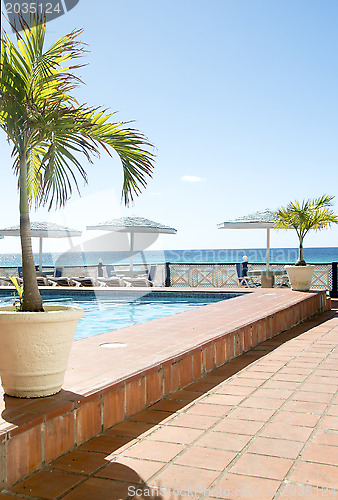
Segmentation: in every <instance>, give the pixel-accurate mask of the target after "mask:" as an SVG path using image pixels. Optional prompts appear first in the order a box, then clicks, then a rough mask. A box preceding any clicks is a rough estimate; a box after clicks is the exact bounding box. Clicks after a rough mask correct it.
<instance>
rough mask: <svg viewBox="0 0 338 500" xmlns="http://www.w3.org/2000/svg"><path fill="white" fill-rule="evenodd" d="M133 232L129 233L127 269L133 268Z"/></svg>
mask: <svg viewBox="0 0 338 500" xmlns="http://www.w3.org/2000/svg"><path fill="white" fill-rule="evenodd" d="M133 251H134V233H133V232H131V233H130V249H129V252H130V253H129V271H132V270H133Z"/></svg>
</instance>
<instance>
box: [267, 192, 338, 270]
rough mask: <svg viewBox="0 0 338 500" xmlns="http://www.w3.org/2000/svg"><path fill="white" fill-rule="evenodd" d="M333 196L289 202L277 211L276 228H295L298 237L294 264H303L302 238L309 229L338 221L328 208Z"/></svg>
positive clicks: (320, 227) (317, 228) (316, 228)
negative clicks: (296, 255) (297, 250)
mask: <svg viewBox="0 0 338 500" xmlns="http://www.w3.org/2000/svg"><path fill="white" fill-rule="evenodd" d="M333 199H334V196H331V195H322V196H320V197H319V198H314V199H312V200H311V199H309V200H303V201H302V202H301V203H300V202H299V201H297V200H296V201H294V202H290V203H289V204H288V205H287V206H286V207H280V208H279V209H278V211H277V220H276V222H275V228H276V229H295V231H296V233H297V236H298V239H299V259H298V261H297V263H296V265H305V261H304V259H303V240H304V238H305V236H306V235H307V233H308V232H309V231H310V230H311V229H315V230H319V229H324V228H327V227H329V226H331V224H337V223H338V216H337V215H335V213H334V212H333V211H332V210H331V209H330V208H329V207H331V206H332V201H333Z"/></svg>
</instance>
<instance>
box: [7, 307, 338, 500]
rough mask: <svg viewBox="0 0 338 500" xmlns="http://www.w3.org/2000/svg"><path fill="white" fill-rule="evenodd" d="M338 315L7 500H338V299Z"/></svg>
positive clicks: (38, 477)
mask: <svg viewBox="0 0 338 500" xmlns="http://www.w3.org/2000/svg"><path fill="white" fill-rule="evenodd" d="M332 305H333V310H332V311H331V312H327V313H325V314H323V315H322V316H320V317H319V318H316V319H315V320H312V321H308V322H307V323H305V324H303V325H301V326H299V327H296V328H294V329H292V330H291V331H289V332H286V333H283V334H281V335H279V336H278V337H276V338H274V339H272V340H271V339H270V340H269V341H267V342H265V343H263V344H261V345H260V346H258V348H256V349H253V350H252V351H250V353H249V354H248V353H247V354H245V355H243V356H241V357H240V358H238V359H236V360H234V361H232V362H230V363H227V364H226V365H225V366H223V367H221V368H219V369H218V370H216V371H215V372H213V373H212V375H210V374H209V375H208V376H206V377H204V379H203V380H201V381H200V382H197V383H194V384H191V386H189V387H188V388H186V389H185V390H183V391H182V390H181V391H177V393H175V395H173V396H171V397H170V398H167V399H165V400H163V401H160V402H158V403H156V404H154V405H153V406H152V407H151V409H149V410H146V411H143V412H140V414H138V415H135V416H134V417H132V419H130V420H129V421H128V422H124V423H122V424H119V425H117V426H115V427H112V428H111V429H109V430H108V431H106V432H105V433H104V434H102V435H100V436H98V437H96V438H94V439H92V440H91V441H89V442H88V443H85V444H84V445H82V446H80V447H79V448H78V449H77V450H75V451H72V452H70V453H68V454H66V455H64V456H62V457H60V458H58V459H57V460H55V461H54V462H53V463H52V464H50V465H49V466H46V467H45V468H44V469H43V470H40V471H38V472H35V473H34V474H32V475H30V476H29V477H27V478H26V479H24V480H22V481H20V482H19V483H18V484H16V485H15V486H13V487H12V488H10V490H9V491H8V492H6V493H3V494H0V500H1V499H2V498H3V499H5V498H7V499H12V500H13V499H14V498H26V499H27V498H28V499H29V498H32V499H35V500H37V499H51V500H52V499H61V498H62V499H66V500H87V499H88V500H101V499H102V500H118V499H131V498H138V499H146V498H152V499H159V498H161V499H166V498H171V499H175V498H176V499H179V498H189V499H199V500H201V499H204V500H211V499H214V500H215V499H235V498H256V499H258V498H259V499H260V500H262V499H272V498H295V497H296V498H297V497H303V498H318V497H328V498H335V496H336V497H338V397H337V387H338V350H337V340H338V300H333V301H332ZM187 394H189V395H190V397H189V398H187Z"/></svg>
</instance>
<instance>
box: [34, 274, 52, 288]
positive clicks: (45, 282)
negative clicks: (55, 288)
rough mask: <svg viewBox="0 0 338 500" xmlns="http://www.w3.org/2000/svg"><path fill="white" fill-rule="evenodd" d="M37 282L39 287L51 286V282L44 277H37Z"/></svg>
mask: <svg viewBox="0 0 338 500" xmlns="http://www.w3.org/2000/svg"><path fill="white" fill-rule="evenodd" d="M36 280H37V282H38V286H49V285H50V282H49V280H48V279H47V278H45V277H44V276H37V277H36Z"/></svg>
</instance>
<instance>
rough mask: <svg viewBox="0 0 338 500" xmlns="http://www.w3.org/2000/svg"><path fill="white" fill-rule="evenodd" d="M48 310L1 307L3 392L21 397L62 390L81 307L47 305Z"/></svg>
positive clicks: (0, 343) (49, 393)
mask: <svg viewBox="0 0 338 500" xmlns="http://www.w3.org/2000/svg"><path fill="white" fill-rule="evenodd" d="M44 309H45V312H15V311H13V308H12V307H0V375H1V380H2V386H3V389H4V392H5V393H6V394H8V395H9V396H15V397H19V398H35V397H42V396H50V395H51V394H56V393H57V392H59V391H60V390H61V387H62V384H63V380H64V375H65V371H66V368H67V363H68V358H69V353H70V349H71V346H72V342H73V338H74V333H75V329H76V325H77V322H78V320H79V319H80V318H81V317H82V316H83V311H82V309H80V308H78V307H70V306H59V305H57V306H44Z"/></svg>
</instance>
